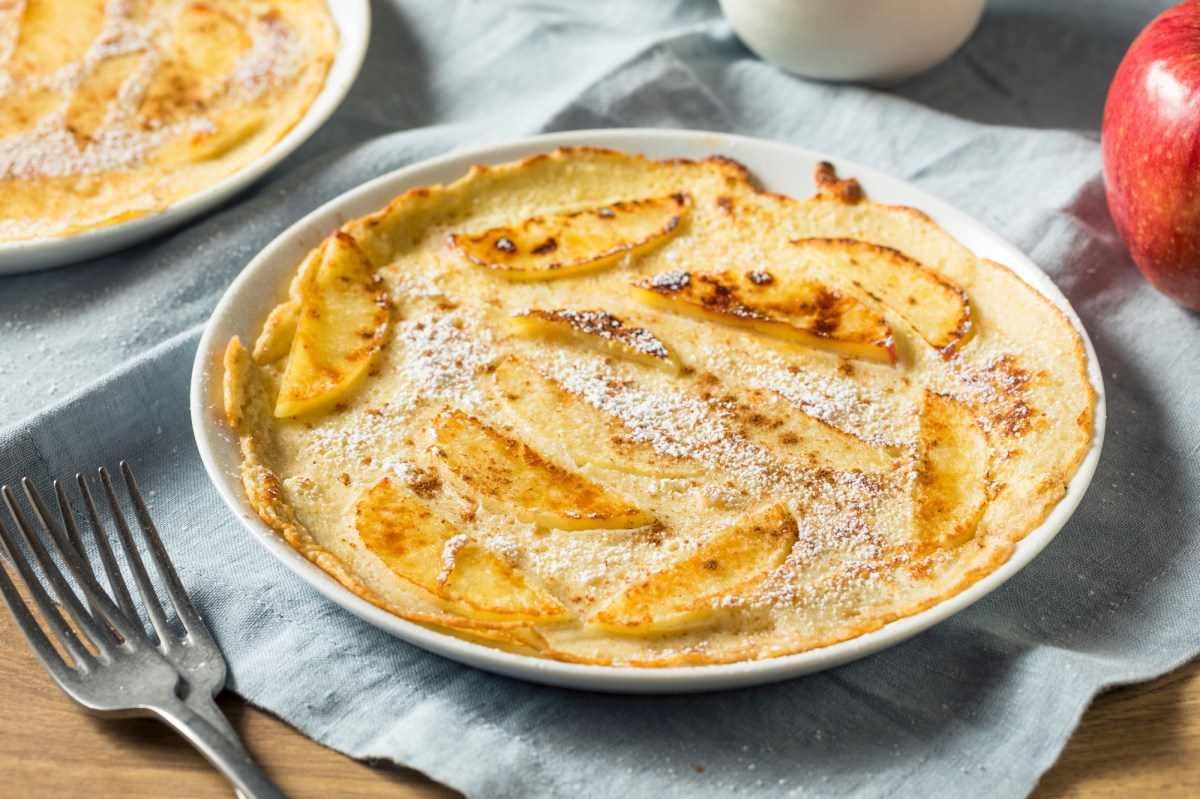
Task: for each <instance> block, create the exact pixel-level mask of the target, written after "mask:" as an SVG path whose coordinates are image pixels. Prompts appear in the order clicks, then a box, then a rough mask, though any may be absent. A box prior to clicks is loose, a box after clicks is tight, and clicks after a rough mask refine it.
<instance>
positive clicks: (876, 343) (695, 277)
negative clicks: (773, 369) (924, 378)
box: [630, 270, 896, 363]
mask: <svg viewBox="0 0 1200 799" xmlns="http://www.w3.org/2000/svg"><path fill="white" fill-rule="evenodd" d="M630 296H631V297H632V298H633V299H634V300H635V301H637V302H640V303H643V304H645V305H649V306H650V307H652V308H660V309H662V310H666V311H673V312H675V313H679V314H683V315H685V316H690V317H693V318H695V319H701V320H704V321H710V322H720V323H722V324H727V325H735V326H737V327H744V328H749V329H751V330H754V331H755V332H758V333H761V334H763V335H766V336H771V337H772V338H776V339H780V340H782V341H787V342H790V343H793V344H799V345H801V346H804V347H813V348H816V349H821V350H825V351H827V352H832V353H836V354H838V355H846V356H849V357H851V358H863V359H866V360H871V361H879V362H882V363H895V360H896V348H895V343H894V341H893V339H892V329H891V326H889V325H888V323H887V322H886V321H884V319H883V317H881V316H879V315H878V314H876V313H875V312H874V311H872V310H871V309H870V308H868V307H867V306H865V305H863V304H862V303H861V302H859V301H858V300H856V299H855V298H854V297H851V296H849V295H847V294H843V293H841V292H839V291H836V290H834V289H832V288H829V287H828V286H826V285H824V284H821V283H817V282H815V281H812V280H797V279H781V278H777V277H776V276H774V275H772V274H770V273H768V272H763V271H760V270H755V271H752V272H747V273H745V274H739V273H736V272H716V273H712V272H664V273H663V274H660V275H656V276H655V277H652V278H648V279H646V280H640V281H638V282H636V283H633V284H631V286H630Z"/></svg>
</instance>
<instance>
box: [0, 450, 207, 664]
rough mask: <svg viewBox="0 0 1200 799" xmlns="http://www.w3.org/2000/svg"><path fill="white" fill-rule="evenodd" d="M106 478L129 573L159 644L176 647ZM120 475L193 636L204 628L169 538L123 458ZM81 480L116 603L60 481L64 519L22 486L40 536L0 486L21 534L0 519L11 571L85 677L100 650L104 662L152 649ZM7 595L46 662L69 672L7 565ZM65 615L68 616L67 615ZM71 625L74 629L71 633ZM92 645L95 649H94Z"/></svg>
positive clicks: (2, 577)
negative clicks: (115, 651)
mask: <svg viewBox="0 0 1200 799" xmlns="http://www.w3.org/2000/svg"><path fill="white" fill-rule="evenodd" d="M99 473H100V481H101V483H102V484H103V486H104V493H105V495H106V497H107V499H108V505H109V509H110V514H111V519H112V522H113V524H114V526H115V527H116V530H117V541H118V543H119V545H120V548H121V553H122V555H123V557H124V560H125V562H126V564H127V565H128V568H129V571H130V572H131V573H132V574H133V578H134V582H135V584H136V585H137V587H138V591H139V593H140V594H141V597H142V600H143V605H144V607H145V609H146V612H147V614H148V615H149V616H150V621H151V623H152V625H153V626H154V629H155V631H156V632H157V634H158V637H159V640H160V641H161V642H162V643H163V644H165V645H169V643H170V642H171V641H172V640H174V638H175V636H174V635H173V634H171V632H170V628H169V626H168V625H169V622H168V620H167V617H166V614H165V613H164V612H163V607H162V604H161V602H160V601H159V599H158V595H157V593H156V592H155V589H154V586H153V584H152V583H151V581H150V577H149V575H148V573H147V571H146V567H145V565H144V564H143V562H142V558H141V556H140V555H139V553H138V549H137V546H136V544H135V543H134V540H133V535H132V533H131V531H130V528H129V525H128V523H127V522H126V519H125V514H124V512H123V511H122V508H121V502H120V500H119V499H118V496H117V492H116V489H115V487H114V485H113V481H112V478H111V476H110V475H109V473H108V470H107V469H100V471H99ZM121 473H122V476H123V477H124V479H125V484H126V486H127V489H128V492H129V496H130V498H131V500H132V503H133V507H134V512H135V515H136V517H137V519H138V524H139V527H140V528H141V531H142V534H143V536H144V538H145V540H146V542H147V544H148V545H149V546H148V548H147V551H148V552H149V553H150V557H151V559H152V560H153V561H154V564H155V567H156V569H157V571H158V575H159V578H160V581H161V583H162V585H163V587H164V589H165V591H166V593H167V595H168V596H169V597H170V599H171V604H172V605H173V606H174V608H175V611H176V614H177V615H178V617H179V620H180V622H181V623H182V625H183V627H184V629H185V630H186V631H187V632H189V633H190V632H191V631H192V630H193V629H194V628H195V627H196V626H197V624H198V623H199V622H198V616H197V615H196V611H195V609H194V608H193V607H192V604H191V602H190V601H189V600H188V598H187V594H186V593H185V592H184V590H183V587H182V585H181V584H180V581H179V577H178V575H177V574H176V572H175V569H174V567H173V566H172V565H171V562H170V560H169V559H168V558H167V555H166V551H165V549H164V548H163V545H162V540H161V538H160V537H159V535H158V531H157V530H156V529H155V527H154V522H153V521H152V520H151V519H150V514H149V511H148V510H147V508H146V505H145V502H144V500H143V499H142V495H141V492H140V490H139V489H138V487H137V482H136V481H135V479H134V477H133V472H132V471H131V470H130V468H129V465H128V464H127V463H125V462H124V461H122V462H121ZM76 479H77V481H78V485H79V493H80V496H81V497H82V498H83V501H84V505H85V507H86V509H87V517H88V521H89V522H90V526H91V529H92V533H93V538H94V540H95V544H96V549H97V550H98V552H99V555H100V560H101V562H102V564H103V567H104V572H105V575H106V577H107V581H108V584H109V586H110V587H111V589H112V594H113V596H114V597H115V602H114V600H113V599H110V598H109V595H108V594H107V593H106V592H105V590H104V589H103V587H101V585H100V583H99V582H98V581H97V579H96V574H95V572H94V571H93V569H92V564H91V562H90V560H89V558H88V555H87V547H86V545H85V541H84V538H83V536H82V535H81V533H80V528H79V525H78V523H77V522H76V517H75V514H74V512H73V511H72V508H71V503H70V501H69V498H68V496H67V492H66V489H65V488H64V486H63V485H62V484H61V483H60V482H59V481H57V480H56V481H54V493H55V498H56V500H57V505H58V510H59V517H58V518H56V517H55V516H54V515H53V514H52V513H51V512H50V510H49V509H48V508H47V506H46V503H45V502H44V501H43V499H42V497H41V495H40V494H39V493H38V491H37V489H36V488H35V487H34V485H33V484H32V483H31V482H30V481H29V480H28V479H27V478H26V479H22V481H21V486H22V488H23V489H24V493H25V495H26V497H27V499H28V501H29V504H30V506H31V507H32V509H33V515H34V517H35V518H36V519H37V521H38V524H39V526H40V528H41V533H40V534H39V532H38V531H37V530H36V529H35V527H34V525H33V524H32V523H31V522H30V520H29V517H28V516H27V515H26V513H25V511H24V510H23V509H22V507H21V505H20V503H19V502H18V501H17V497H16V494H15V492H14V491H13V490H12V489H11V488H9V487H8V486H4V487H2V488H0V494H2V495H3V498H4V504H5V505H6V506H7V507H8V512H9V515H10V517H11V519H12V521H13V524H14V527H15V531H16V536H15V537H14V535H13V534H12V533H11V532H10V531H9V528H8V527H7V526H6V525H5V524H4V522H3V521H2V520H0V544H2V545H3V549H4V553H5V554H6V555H7V557H8V560H9V563H10V564H11V568H13V569H15V571H16V572H17V573H18V574H19V575H20V576H21V581H22V582H23V583H24V585H25V587H26V590H27V591H28V592H29V594H30V596H31V597H32V598H33V601H34V603H35V604H36V606H37V609H38V611H39V613H40V615H41V617H42V619H43V620H44V622H45V624H46V626H47V628H48V630H49V631H50V632H51V633H52V635H53V637H54V638H55V639H56V640H58V641H59V642H60V643H61V646H62V648H63V649H64V650H66V652H67V653H68V654H69V655H70V657H71V659H72V660H73V661H74V663H75V668H77V669H80V670H83V671H85V672H86V671H87V670H88V669H89V667H90V666H91V665H93V664H94V658H95V657H96V655H93V651H94V652H96V653H98V655H99V657H101V658H107V657H109V656H110V655H111V654H112V648H113V647H114V646H121V645H132V644H133V643H135V642H139V643H144V644H150V641H149V639H148V638H147V637H146V635H145V630H144V628H143V627H142V623H141V621H140V617H139V615H138V613H137V609H136V608H135V606H134V603H133V599H132V597H131V596H130V593H129V589H128V588H127V587H126V583H125V580H124V578H123V577H122V574H121V569H120V566H119V565H118V562H117V559H116V556H115V555H114V553H113V550H112V547H111V545H110V544H109V541H108V536H107V535H106V533H105V528H104V523H103V522H102V521H101V514H100V512H99V511H98V509H97V507H96V502H95V500H94V498H93V496H92V492H91V488H90V486H89V484H88V481H87V479H86V478H84V476H83V475H77V477H76ZM18 540H19V543H18ZM25 553H29V557H26V554H25ZM52 553H53V554H52ZM56 557H57V560H58V561H61V562H62V563H63V564H65V565H66V568H67V571H68V572H69V573H70V575H71V577H72V578H73V579H74V583H75V586H77V588H78V590H79V592H80V593H82V595H83V598H84V600H86V602H87V609H85V608H84V606H83V604H82V603H81V602H80V600H79V596H78V595H77V594H76V592H75V590H73V589H72V587H71V586H70V584H69V583H68V581H67V579H66V577H65V576H64V575H63V573H62V571H61V570H60V569H59V566H58V563H57V562H56ZM31 560H32V562H33V563H35V564H36V565H37V566H38V567H40V570H41V572H42V574H43V575H44V577H45V582H47V583H49V585H50V587H51V588H53V591H54V594H55V596H56V597H57V599H58V602H57V604H56V603H54V602H53V601H52V600H51V598H50V595H49V593H48V592H47V591H46V588H45V587H44V585H43V582H42V580H41V579H39V578H38V577H37V575H36V574H35V572H34V569H33V566H32V565H31V562H30V561H31ZM0 593H2V594H3V596H4V598H5V600H6V603H7V604H8V606H9V608H10V609H11V610H12V612H13V615H14V617H15V618H16V620H17V623H18V625H19V626H20V628H21V630H22V632H23V633H24V634H25V636H26V638H28V639H29V641H30V643H31V644H32V645H33V647H34V650H35V652H36V653H37V655H38V658H39V659H40V660H42V662H43V664H45V665H46V666H47V668H53V669H54V670H59V669H61V668H64V667H65V663H63V662H62V661H61V659H60V658H58V657H57V653H55V652H54V650H53V648H52V646H51V644H50V641H49V640H48V639H47V638H46V635H45V633H44V631H43V630H42V629H41V628H40V627H39V626H38V624H37V621H36V620H35V618H34V616H33V615H32V614H31V613H30V612H29V610H28V608H27V607H26V605H25V603H24V602H23V601H21V599H20V595H19V593H18V592H17V588H16V586H15V584H14V582H13V580H12V578H11V576H10V575H9V573H8V572H7V570H6V569H5V568H3V567H0ZM63 610H65V611H66V613H65V615H64V613H63ZM89 611H90V612H89ZM68 618H69V620H70V621H69V622H68ZM72 623H73V625H74V628H72ZM76 630H77V631H78V633H81V634H82V637H83V639H85V641H86V643H85V641H81V639H80V635H78V634H77V633H76ZM89 647H90V650H91V651H89Z"/></svg>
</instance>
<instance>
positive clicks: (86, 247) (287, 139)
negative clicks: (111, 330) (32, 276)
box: [0, 0, 371, 275]
mask: <svg viewBox="0 0 1200 799" xmlns="http://www.w3.org/2000/svg"><path fill="white" fill-rule="evenodd" d="M329 12H330V15H331V16H332V17H333V22H334V24H335V25H336V26H337V30H338V47H337V52H336V53H335V54H334V58H333V64H332V65H330V68H329V74H328V75H326V76H325V85H324V86H323V87H322V88H321V92H320V93H319V94H318V95H317V97H316V99H315V100H313V103H312V105H310V106H309V107H308V111H306V112H305V114H304V116H303V117H301V118H300V121H299V122H297V123H296V125H295V127H293V128H292V129H291V130H289V131H288V132H287V133H286V134H285V135H284V136H283V138H281V139H280V140H279V141H277V142H275V144H274V145H273V146H272V147H271V148H270V149H269V150H267V151H266V152H265V153H263V154H262V155H260V156H259V157H258V158H256V159H255V160H253V161H251V162H250V163H249V164H246V166H244V167H242V168H241V169H239V170H237V171H236V172H234V173H232V174H230V175H229V176H228V177H226V178H224V179H222V180H220V181H218V182H217V183H214V184H213V185H211V186H209V187H208V188H206V189H203V190H202V191H198V192H196V193H195V194H192V195H189V196H187V197H184V198H183V199H181V200H178V201H177V202H174V203H172V204H171V205H169V206H168V207H167V208H165V209H163V210H161V211H158V212H156V213H153V214H146V215H145V216H139V217H136V218H134V219H130V220H129V221H128V222H120V223H118V224H115V225H105V226H102V227H97V228H92V229H90V230H84V231H82V232H80V233H74V234H71V235H68V236H52V237H48V238H41V239H31V240H29V241H18V242H12V243H9V244H0V275H5V274H13V273H17V272H33V271H36V270H39V269H49V268H51V267H55V266H63V265H65V264H71V263H75V262H77V261H83V260H87V259H89V258H98V257H100V256H101V255H108V254H109V253H112V252H116V251H117V250H120V249H124V248H125V247H129V246H131V245H133V244H137V243H138V242H140V241H143V240H145V239H148V238H150V237H151V236H154V235H157V234H158V233H162V232H164V231H166V230H168V229H169V228H173V227H176V226H177V225H182V224H183V223H184V222H187V221H188V220H190V219H194V218H195V217H197V216H199V215H200V214H202V213H204V212H206V211H209V210H211V209H213V208H214V207H216V206H217V205H219V204H220V203H222V202H224V201H225V200H227V199H229V198H230V197H232V196H233V195H235V194H237V193H238V192H239V191H241V190H242V189H244V188H246V187H247V186H249V185H250V184H251V183H253V182H254V181H256V180H258V179H259V178H260V177H262V176H263V175H265V174H266V173H267V172H268V171H269V170H270V169H271V168H272V167H274V166H275V165H276V164H278V163H279V162H280V161H282V160H283V159H284V158H286V157H287V156H289V155H290V154H291V153H292V152H293V151H294V150H295V149H296V148H297V147H299V146H300V145H301V144H303V143H304V142H305V141H307V140H308V138H309V137H310V136H312V135H313V134H314V133H316V132H317V129H318V128H320V127H321V125H323V124H324V123H325V120H327V119H329V117H330V115H331V114H333V112H334V110H336V109H337V107H338V106H339V105H340V104H341V102H342V100H343V99H344V98H345V96H346V94H347V93H349V91H350V87H351V86H353V85H354V80H355V78H357V77H358V72H359V70H360V69H362V63H363V58H364V57H365V56H366V53H367V41H368V40H369V39H370V37H371V6H370V2H369V0H331V2H330V3H329Z"/></svg>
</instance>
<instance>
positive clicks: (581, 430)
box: [494, 356, 703, 477]
mask: <svg viewBox="0 0 1200 799" xmlns="http://www.w3.org/2000/svg"><path fill="white" fill-rule="evenodd" d="M494 387H495V390H496V392H497V393H498V394H499V395H500V396H502V397H503V398H504V399H505V400H506V402H505V405H506V407H508V408H509V409H510V410H511V411H512V412H513V414H514V415H515V416H516V417H517V418H518V419H520V420H521V422H522V423H524V424H525V425H527V426H528V427H530V428H536V429H539V430H541V431H542V432H544V433H547V434H549V435H551V436H552V437H554V438H556V439H558V440H559V441H560V442H561V443H562V445H563V446H564V447H565V448H566V450H567V452H569V453H570V455H571V457H572V458H574V459H575V461H576V463H581V464H583V463H590V464H594V465H596V466H601V467H603V468H605V469H616V470H618V471H622V472H629V473H631V474H643V475H648V476H651V477H691V476H694V475H697V474H700V472H701V471H703V469H702V468H701V466H700V464H699V463H697V462H696V461H694V460H691V459H689V458H681V457H679V456H677V455H666V454H663V453H660V452H657V451H656V450H655V449H654V447H652V446H651V445H650V444H648V443H646V442H644V441H635V440H634V439H633V437H632V431H631V430H630V429H629V428H627V427H626V426H625V425H624V424H623V423H622V422H621V420H620V419H618V418H616V417H615V416H612V415H611V414H608V413H605V412H604V411H602V410H600V409H599V408H596V407H594V406H592V405H591V404H589V403H588V402H587V401H585V400H584V399H583V398H582V397H580V396H578V395H576V394H573V393H572V392H570V391H568V390H567V389H566V388H564V387H563V386H562V384H560V383H558V382H556V381H554V380H551V379H550V378H548V377H546V376H545V375H543V374H542V373H541V372H539V371H538V370H536V369H534V368H533V367H531V366H529V365H527V364H526V363H525V362H524V361H521V360H518V359H517V358H514V357H512V356H509V357H508V358H506V359H505V360H504V361H503V362H502V363H501V364H500V366H499V367H498V368H497V369H496V375H495V383H494Z"/></svg>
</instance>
